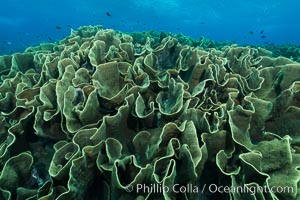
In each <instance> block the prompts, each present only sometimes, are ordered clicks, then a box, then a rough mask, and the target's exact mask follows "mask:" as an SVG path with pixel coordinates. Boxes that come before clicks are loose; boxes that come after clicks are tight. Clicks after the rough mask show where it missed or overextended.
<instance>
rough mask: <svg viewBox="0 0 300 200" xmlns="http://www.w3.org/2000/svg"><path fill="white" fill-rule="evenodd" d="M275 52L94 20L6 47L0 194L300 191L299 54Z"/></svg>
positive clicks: (0, 96)
mask: <svg viewBox="0 0 300 200" xmlns="http://www.w3.org/2000/svg"><path fill="white" fill-rule="evenodd" d="M214 46H216V48H214ZM273 54H274V53H272V52H271V51H269V50H266V49H263V48H252V47H239V46H237V45H227V46H226V45H221V44H219V45H218V44H215V43H213V42H212V41H206V40H205V39H203V38H201V39H200V40H199V41H193V40H192V39H190V38H187V37H184V36H183V35H177V36H173V35H171V34H168V33H160V34H158V33H155V32H150V33H132V34H125V33H121V32H117V31H114V30H104V29H102V27H100V26H94V27H92V26H88V27H81V28H79V29H78V30H77V31H73V32H72V33H71V35H70V36H69V37H66V38H65V39H63V40H61V41H59V42H58V43H53V44H41V45H40V46H36V47H29V48H27V49H26V51H25V52H24V53H16V54H13V55H7V56H0V69H1V70H0V75H1V85H0V109H1V113H0V123H1V126H0V172H1V173H0V199H40V200H48V199H57V200H69V199H78V200H80V199H89V200H93V199H95V200H96V199H103V200H105V199H118V200H122V199H123V200H126V199H128V200H131V199H136V200H143V199H149V200H151V199H153V200H163V199H174V200H175V199H190V200H193V199H220V200H221V199H234V200H240V199H243V200H244V199H249V200H252V199H253V200H254V199H290V200H293V199H299V198H300V195H299V191H300V190H299V180H300V172H299V171H298V168H299V167H300V143H299V142H300V132H299V130H300V63H298V62H296V61H295V60H292V59H289V58H285V57H273ZM139 184H145V185H148V186H149V187H150V186H153V187H154V186H155V185H157V186H159V187H163V188H173V187H174V185H177V186H178V187H183V188H185V189H186V188H188V189H187V190H186V191H180V192H176V191H174V190H169V191H168V190H165V189H163V190H160V191H159V192H158V191H155V190H153V189H152V190H147V191H145V190H141V191H138V190H137V187H138V185H139ZM208 185H215V186H218V187H223V188H224V187H228V188H231V189H234V188H238V187H245V186H247V187H252V188H258V187H263V188H265V189H267V190H268V191H267V192H265V191H259V190H257V191H256V192H255V193H251V191H240V192H237V191H233V190H230V191H229V192H224V191H223V192H222V191H221V192H220V191H219V192H212V191H211V190H210V189H209V188H208V187H207V186H208ZM189 186H193V191H190V190H189ZM280 187H281V188H284V187H289V188H290V189H291V190H289V191H286V190H285V191H279V190H273V188H280ZM196 188H201V191H194V190H195V189H196ZM202 189H203V190H202Z"/></svg>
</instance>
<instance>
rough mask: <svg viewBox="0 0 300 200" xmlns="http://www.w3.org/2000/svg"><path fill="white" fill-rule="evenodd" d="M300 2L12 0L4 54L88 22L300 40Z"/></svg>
mask: <svg viewBox="0 0 300 200" xmlns="http://www.w3.org/2000/svg"><path fill="white" fill-rule="evenodd" d="M299 6H300V3H299V1H297V0H288V1H286V0H265V1H259V0H253V1H239V0H232V1H230V2H228V1H225V0H214V1H210V0H169V1H167V0H143V1H137V0H126V1H123V0H111V1H108V0H88V1H76V0H73V1H70V0H65V1H59V0H51V1H49V0H45V1H37V0H29V1H21V0H9V1H3V2H1V8H0V10H1V13H0V27H1V32H0V38H1V44H0V54H11V53H13V52H21V51H23V50H24V49H25V48H26V47H28V46H33V45H37V44H39V43H42V42H53V41H56V40H59V39H62V38H64V37H66V36H67V35H69V34H70V29H71V28H73V29H77V28H78V27H79V26H84V25H102V26H103V27H104V28H112V29H115V30H120V31H126V32H131V31H150V30H156V31H167V32H172V33H183V34H184V35H187V36H190V37H193V38H195V39H198V38H199V37H200V36H204V37H205V38H208V39H212V40H216V41H225V40H226V41H227V40H228V41H231V42H233V43H237V44H242V45H244V44H259V45H266V44H270V43H271V44H295V45H299V44H300V39H299V33H300V16H299V15H298V12H299V10H298V8H299Z"/></svg>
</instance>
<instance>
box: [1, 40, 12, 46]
mask: <svg viewBox="0 0 300 200" xmlns="http://www.w3.org/2000/svg"><path fill="white" fill-rule="evenodd" d="M2 42H3V43H6V44H8V45H11V44H12V43H11V42H9V41H5V40H3V41H2Z"/></svg>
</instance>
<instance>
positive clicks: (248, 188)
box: [126, 184, 294, 195]
mask: <svg viewBox="0 0 300 200" xmlns="http://www.w3.org/2000/svg"><path fill="white" fill-rule="evenodd" d="M126 191H127V192H135V193H154V194H159V193H161V194H163V193H166V192H167V193H168V192H174V193H204V192H210V193H212V194H214V193H220V194H229V193H239V194H243V193H248V194H251V195H255V194H257V193H270V192H272V193H293V192H294V188H293V187H291V186H285V187H283V186H271V187H267V186H256V185H243V186H220V185H216V184H209V185H208V184H204V185H203V186H201V187H200V186H196V185H192V184H187V185H179V184H175V185H173V186H172V187H170V186H166V185H162V184H137V185H136V186H128V187H127V188H126Z"/></svg>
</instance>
